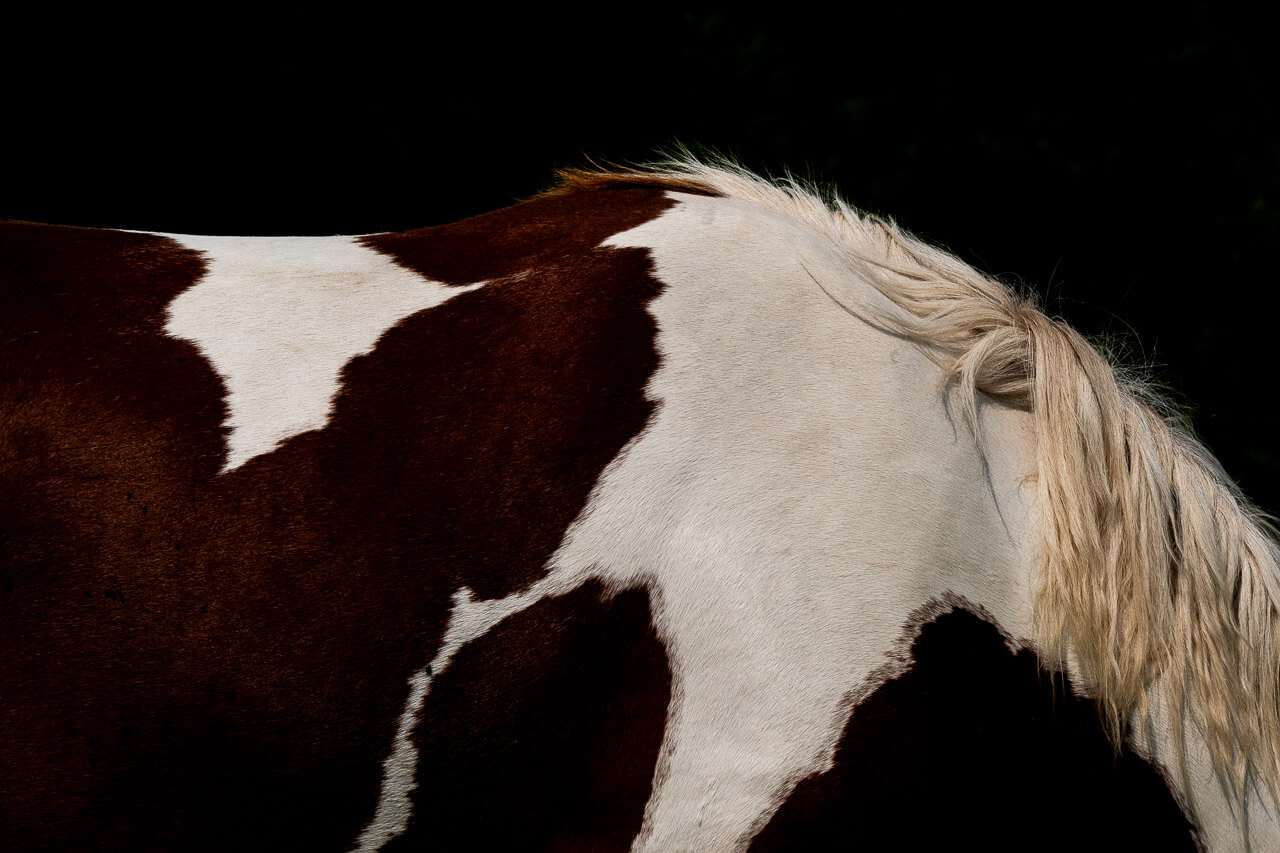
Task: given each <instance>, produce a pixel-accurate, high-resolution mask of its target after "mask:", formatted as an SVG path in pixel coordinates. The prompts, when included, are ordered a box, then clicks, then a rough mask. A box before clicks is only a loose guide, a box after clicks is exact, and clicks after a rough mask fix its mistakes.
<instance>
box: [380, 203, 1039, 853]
mask: <svg viewBox="0 0 1280 853" xmlns="http://www.w3.org/2000/svg"><path fill="white" fill-rule="evenodd" d="M675 197H677V198H679V199H680V200H681V204H680V205H678V206H677V207H675V208H673V209H672V210H671V211H669V212H668V213H666V214H664V215H663V216H662V217H660V218H658V219H656V220H653V221H651V222H649V223H646V224H644V225H642V226H640V227H638V228H635V229H633V230H631V231H628V232H626V233H623V234H619V235H616V236H615V237H613V238H611V239H609V240H606V241H605V243H604V245H605V246H606V247H607V246H616V247H643V248H645V249H648V250H649V252H650V253H651V256H652V258H653V262H654V275H655V276H656V277H657V278H658V279H659V280H660V281H662V282H663V284H664V286H665V287H664V290H663V292H662V294H661V295H660V296H659V297H658V298H656V299H655V300H654V301H653V302H652V303H651V304H650V311H651V313H652V314H653V316H654V318H655V321H656V324H657V329H658V339H657V346H658V350H659V353H660V355H661V364H660V367H659V369H658V370H657V371H656V372H655V374H654V375H653V377H652V379H651V381H650V382H649V384H648V385H647V386H646V393H647V395H648V396H649V398H650V399H652V400H654V401H655V402H656V403H657V409H656V412H655V414H654V416H653V418H652V419H651V421H650V422H649V424H648V426H647V427H646V429H645V431H644V432H643V433H642V434H641V435H640V436H638V437H637V438H636V439H634V440H633V441H632V442H631V443H630V444H629V445H628V446H627V447H626V448H625V449H624V450H623V451H622V453H620V454H619V456H618V458H617V459H615V460H614V461H613V463H611V464H610V465H609V467H608V468H607V469H606V470H605V472H604V474H603V475H602V477H601V480H600V482H599V483H598V484H597V485H596V488H595V489H594V490H593V492H592V495H591V498H590V500H589V501H588V504H587V507H586V508H585V510H584V511H583V513H582V514H581V516H580V517H579V518H578V519H577V520H576V521H575V522H574V524H573V526H572V527H571V528H570V530H569V532H568V533H567V534H566V536H565V539H564V542H563V543H562V545H561V547H560V548H559V549H558V550H557V552H556V553H555V555H554V556H553V557H552V559H551V563H550V570H551V571H550V573H549V574H548V575H547V577H545V578H544V579H542V580H540V581H538V582H537V583H536V584H534V585H533V586H531V587H530V588H529V589H527V590H525V591H523V592H522V593H520V594H518V595H513V596H509V597H507V598H505V599H503V600H501V601H498V602H488V603H484V602H476V601H473V600H472V599H471V598H470V597H469V595H466V594H463V595H461V596H460V597H459V598H458V599H457V600H456V602H455V607H454V611H453V616H452V621H451V623H450V627H449V630H448V640H447V641H446V643H445V647H444V648H443V649H441V653H440V655H439V656H437V659H436V660H435V661H433V663H432V666H431V668H430V671H431V672H433V673H434V674H436V675H438V674H440V672H442V671H443V670H444V669H445V668H447V667H448V665H449V661H450V659H451V658H452V655H453V653H454V652H455V651H456V650H457V648H459V647H460V646H461V645H465V643H466V642H469V641H471V640H473V639H475V638H477V637H479V636H481V635H483V634H484V633H485V632H487V631H488V630H489V629H490V628H491V627H492V626H493V625H494V624H496V623H497V622H499V621H501V619H503V618H506V616H508V615H510V614H512V613H514V612H518V611H519V610H522V609H524V608H525V607H528V606H530V605H532V604H534V603H535V602H537V601H538V600H540V599H542V598H545V597H547V596H551V595H561V594H564V593H566V592H568V591H570V590H572V589H573V588H575V587H576V586H578V585H579V584H581V583H583V582H584V581H586V580H588V579H591V578H599V579H601V580H602V581H603V582H604V583H605V584H606V585H608V586H611V587H612V588H615V589H625V588H630V587H637V586H643V587H646V588H647V589H648V590H649V591H650V600H651V601H652V602H653V606H654V621H655V624H656V627H657V630H658V634H659V636H660V638H661V639H662V641H663V643H664V644H665V647H666V651H667V654H668V657H669V660H670V663H671V667H672V673H673V677H674V684H673V688H674V689H673V699H672V706H671V708H670V709H669V714H668V720H667V728H666V732H665V736H664V741H663V747H662V752H661V755H660V758H659V763H658V768H657V773H656V777H655V779H654V785H653V794H652V796H651V799H650V801H649V804H648V807H647V809H646V813H645V822H644V828H643V830H642V832H641V835H640V837H639V838H638V839H637V843H636V845H635V847H636V849H637V850H647V851H661V853H669V851H677V850H696V851H721V850H733V849H738V848H740V847H741V846H743V845H744V844H745V843H746V841H747V840H748V839H749V838H750V837H751V835H752V833H753V831H754V830H757V829H758V828H759V827H760V826H761V825H762V823H763V822H764V821H767V820H768V818H769V816H770V815H772V813H773V811H774V810H775V809H776V808H777V806H778V805H779V803H780V802H781V799H782V798H783V797H785V795H786V794H787V793H788V792H789V791H790V790H791V788H792V787H793V786H794V785H795V783H796V782H797V781H799V780H800V779H801V778H803V777H804V776H806V775H808V774H811V773H814V772H818V771H821V770H823V769H826V768H828V767H829V766H830V762H831V758H832V755H833V752H834V749H835V746H836V743H837V741H838V739H839V736H840V733H841V730H842V728H843V726H844V723H845V720H846V718H847V715H848V710H849V709H848V706H847V701H848V697H849V696H850V695H851V694H852V693H853V692H854V691H855V690H856V689H857V688H858V687H859V685H861V684H863V683H864V681H865V680H866V679H867V678H868V677H869V676H870V675H871V674H872V673H873V672H875V671H876V670H877V669H879V668H881V667H882V666H883V665H884V664H885V663H886V662H887V661H888V660H889V657H888V656H889V655H891V654H892V653H893V652H894V651H895V650H896V647H897V644H898V641H899V638H900V637H901V635H902V631H903V627H904V625H905V624H906V623H907V622H908V621H909V620H910V618H911V614H912V613H913V612H915V611H916V610H917V609H918V608H920V607H921V606H922V605H923V604H925V603H926V602H929V601H931V600H934V599H938V598H940V597H941V596H943V595H944V594H945V593H946V592H947V591H952V592H954V593H956V594H958V595H960V596H963V597H964V598H967V599H969V600H971V601H973V602H975V603H978V604H980V605H983V606H984V607H986V608H987V609H988V610H989V611H990V612H991V613H992V614H993V616H994V617H995V618H996V619H998V620H999V621H1000V623H1001V625H1002V626H1003V627H1004V629H1005V630H1006V631H1007V632H1008V633H1009V634H1011V635H1012V636H1014V637H1019V636H1026V634H1027V631H1028V627H1029V626H1028V619H1027V617H1028V616H1029V613H1030V605H1029V588H1028V584H1029V576H1030V568H1029V567H1030V565H1031V562H1032V557H1031V554H1030V552H1029V544H1028V543H1030V542H1031V541H1032V537H1031V536H1030V535H1029V530H1028V515H1027V503H1026V502H1027V496H1026V494H1027V493H1026V492H1024V491H1023V489H1024V486H1023V478H1024V477H1025V475H1026V474H1027V473H1028V472H1029V467H1028V466H1029V460H1030V459H1031V458H1032V452H1031V444H1030V442H1031V438H1030V435H1031V433H1030V429H1029V419H1028V418H1027V417H1026V416H1025V415H1023V414H1019V413H1014V412H1009V411H1006V410H1001V409H997V408H995V407H991V406H984V407H983V412H982V417H983V419H984V429H985V435H984V439H985V446H986V448H987V452H988V454H989V461H990V468H989V469H987V471H986V472H984V468H983V465H982V462H981V459H980V457H979V454H978V452H977V449H976V446H975V443H974V440H973V437H972V436H971V435H969V434H968V432H967V431H966V430H965V429H964V427H963V426H961V425H960V424H958V423H956V422H954V421H953V420H952V419H951V418H950V417H949V416H948V414H947V411H946V408H945V406H944V402H943V386H942V382H941V374H940V371H939V369H938V368H937V367H936V366H935V365H934V364H933V363H932V362H931V361H929V360H928V359H927V358H926V357H925V356H924V355H923V354H921V353H920V352H919V351H918V350H917V349H915V347H913V346H912V345H910V344H907V343H905V342H903V341H901V340H897V339H895V338H892V337H890V336H888V335H885V334H883V333H881V332H879V331H877V330H875V329H873V328H871V327H869V326H868V325H866V324H864V323H862V322H860V321H858V320H857V319H855V318H853V317H851V316H849V314H848V313H846V312H845V311H844V310H843V309H841V308H840V307H839V306H838V305H836V304H835V303H834V302H833V301H832V300H831V299H830V298H829V297H828V296H827V295H826V294H824V293H823V291H822V290H821V289H820V288H819V287H818V286H817V285H816V284H814V282H813V278H812V277H811V275H812V276H814V277H817V278H819V280H820V281H822V282H823V283H824V284H825V285H827V286H829V287H838V288H841V289H842V290H844V291H845V292H853V294H854V296H855V300H854V301H855V302H856V301H857V300H858V299H861V300H863V301H865V302H873V301H875V302H876V303H877V304H879V305H881V307H885V306H884V304H883V300H882V298H881V297H879V296H878V295H877V294H875V293H874V291H872V290H871V288H869V287H867V286H865V285H861V284H860V283H859V282H858V281H857V279H856V274H855V272H854V271H852V270H851V268H850V267H849V266H848V265H846V264H845V263H844V262H843V261H841V260H840V258H839V256H838V255H837V254H836V252H835V251H834V250H833V248H832V247H831V246H830V245H828V244H826V243H824V242H822V240H820V239H819V238H817V237H815V236H814V235H813V234H812V233H811V232H808V231H806V230H804V229H803V228H800V227H799V226H797V225H795V224H793V223H791V222H789V221H787V220H784V219H781V218H779V217H774V216H771V215H770V214H767V213H762V212H761V210H760V209H759V208H758V207H755V206H753V205H751V204H749V203H745V202H738V201H732V200H726V199H718V198H707V197H701V196H687V195H681V194H676V195H675ZM625 355H626V354H625V353H620V354H619V357H625ZM987 475H989V479H988V476H987ZM1026 488H1028V489H1029V487H1026ZM418 695H420V694H417V693H415V698H416V697H417V696H418ZM425 701H426V702H430V701H431V697H430V693H429V683H428V692H427V695H426V699H425ZM417 712H418V706H417V705H415V704H414V703H413V702H411V703H410V706H409V707H408V708H406V712H405V713H406V715H407V717H408V718H412V717H414V716H416V715H417ZM410 722H411V721H410ZM392 758H393V759H394V758H395V757H394V756H393V757H392ZM392 765H396V766H398V764H397V762H396V761H395V760H391V761H389V764H388V776H387V778H388V779H390V778H391V776H392V775H393V774H392V773H391V772H390V771H391V770H392V769H393V767H392ZM419 772H420V773H430V772H431V769H430V768H420V769H419ZM410 784H412V783H410ZM382 802H383V806H384V808H381V809H380V810H379V814H378V820H376V821H375V822H374V824H373V825H371V826H370V828H369V831H368V832H367V833H366V835H365V836H364V837H363V838H362V839H361V842H362V843H361V849H364V850H369V849H375V848H376V846H377V845H378V844H380V843H381V842H382V840H384V839H385V838H387V837H389V836H391V835H394V834H398V832H399V831H401V829H400V828H401V827H403V826H404V821H405V819H406V817H407V815H406V814H404V813H403V812H400V810H402V809H407V806H408V802H409V800H408V797H407V796H404V792H403V791H401V792H396V791H391V790H388V789H387V788H386V787H385V786H384V790H383V800H382ZM397 812H400V813H399V814H397Z"/></svg>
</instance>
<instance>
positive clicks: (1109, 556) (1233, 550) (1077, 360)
mask: <svg viewBox="0 0 1280 853" xmlns="http://www.w3.org/2000/svg"><path fill="white" fill-rule="evenodd" d="M561 181H562V183H561V185H560V187H559V188H557V189H556V190H553V191H552V192H566V191H573V190H577V189H596V188H604V187H608V186H616V185H619V184H646V185H650V186H660V187H665V188H668V189H671V190H676V191H693V192H699V193H704V194H712V195H719V196H725V197H728V198H733V199H741V200H745V201H749V202H753V203H756V204H759V205H761V206H762V207H764V208H766V209H767V210H768V211H770V212H772V213H774V214H775V215H782V216H786V217H789V218H791V219H793V220H795V221H797V222H799V223H801V224H803V225H805V226H808V227H809V228H811V229H813V230H814V231H816V232H817V233H819V234H820V235H825V236H826V237H827V238H829V239H830V240H831V241H833V243H834V244H835V245H836V246H837V247H838V248H839V250H840V251H841V253H842V254H843V256H844V257H846V258H847V260H848V261H849V263H850V265H851V267H853V268H854V269H855V271H856V272H857V273H858V274H859V275H860V276H861V277H862V278H864V279H866V280H867V281H868V283H870V284H871V285H872V286H874V287H875V288H876V289H877V290H878V291H879V292H880V293H882V294H883V295H884V296H885V297H887V298H888V299H889V300H890V301H891V302H892V303H894V304H895V305H897V306H898V308H900V309H902V310H901V312H889V311H878V312H876V315H875V316H874V318H873V322H875V324H876V325H878V326H880V327H881V328H883V329H885V330H887V331H890V332H892V333H894V334H898V335H901V336H904V337H906V338H908V339H910V340H912V341H914V342H916V343H917V344H918V345H920V346H921V347H922V349H923V350H924V351H925V353H926V354H928V355H929V357H930V358H932V359H933V360H934V361H935V362H936V363H937V364H938V365H939V366H941V367H942V369H943V370H944V371H945V374H946V377H947V380H948V382H949V385H950V387H951V389H952V393H954V394H955V395H956V398H955V399H957V400H958V401H959V403H960V410H961V411H962V412H963V413H964V415H965V417H966V418H967V420H968V422H969V423H970V425H971V426H972V427H973V428H974V430H975V435H977V429H976V426H977V423H978V421H977V406H978V399H979V398H978V395H979V394H983V395H987V396H989V397H992V398H995V399H997V400H999V401H1002V402H1004V403H1007V404H1010V405H1014V406H1018V407H1022V408H1025V409H1027V410H1029V411H1031V412H1032V413H1033V417H1034V420H1035V424H1036V431H1037V434H1038V442H1037V451H1036V455H1037V459H1036V465H1037V474H1036V477H1035V480H1036V499H1035V507H1034V508H1033V513H1034V516H1033V517H1034V519H1035V526H1036V529H1037V530H1038V532H1039V542H1038V543H1037V549H1038V560H1039V564H1040V566H1039V567H1040V571H1041V574H1042V577H1041V578H1040V585H1039V589H1038V591H1037V594H1036V600H1035V610H1036V613H1035V622H1034V629H1033V632H1034V636H1033V637H1032V638H1031V640H1032V642H1033V643H1034V644H1035V646H1036V647H1037V650H1038V651H1039V652H1040V653H1041V654H1042V655H1043V656H1044V657H1045V658H1046V659H1047V661H1048V663H1049V664H1050V665H1051V666H1053V667H1055V668H1058V669H1065V668H1066V664H1067V661H1068V659H1070V661H1071V662H1072V663H1074V664H1075V667H1076V669H1077V671H1078V675H1079V676H1080V678H1081V679H1082V680H1083V682H1084V685H1085V687H1086V689H1087V691H1088V692H1089V694H1090V695H1091V696H1092V697H1093V698H1094V700H1095V701H1096V702H1097V703H1098V706H1099V709H1100V712H1101V714H1102V717H1103V720H1104V722H1105V723H1106V725H1107V728H1108V730H1109V733H1110V735H1111V737H1112V742H1113V744H1115V745H1116V746H1117V748H1118V746H1119V744H1120V743H1121V742H1122V741H1123V738H1124V735H1125V733H1126V731H1127V730H1128V729H1129V727H1130V726H1131V725H1133V724H1134V722H1135V721H1136V720H1140V719H1142V717H1143V715H1145V714H1146V713H1148V711H1149V709H1150V706H1149V705H1148V700H1149V698H1150V697H1152V696H1159V697H1160V698H1161V699H1162V700H1163V701H1164V702H1165V703H1167V704H1165V706H1164V707H1166V708H1168V709H1171V712H1170V713H1169V714H1168V718H1169V723H1170V726H1171V734H1172V736H1173V739H1174V743H1175V744H1176V750H1177V762H1178V767H1177V770H1178V771H1179V772H1180V773H1181V775H1182V779H1183V783H1184V790H1185V791H1186V792H1187V796H1190V786H1189V784H1187V783H1188V781H1189V779H1188V776H1187V767H1186V761H1187V759H1186V754H1185V749H1184V744H1185V737H1184V735H1185V729H1184V720H1189V721H1191V723H1192V724H1193V725H1195V726H1196V727H1197V728H1199V730H1200V731H1201V733H1202V734H1203V737H1204V740H1205V743H1206V745H1207V747H1208V750H1209V754H1210V756H1211V757H1212V760H1213V764H1214V767H1215V769H1216V770H1217V772H1218V773H1219V775H1220V777H1221V779H1222V780H1223V782H1224V783H1225V785H1226V788H1227V794H1228V796H1229V798H1231V799H1232V800H1235V801H1237V802H1238V801H1240V798H1242V797H1243V796H1244V795H1245V794H1246V791H1247V786H1248V785H1249V784H1250V783H1251V782H1252V783H1253V784H1257V785H1259V786H1260V787H1261V788H1262V789H1264V790H1266V791H1268V792H1269V793H1270V794H1271V796H1272V798H1274V799H1276V800H1277V802H1280V607H1278V605H1280V583H1277V578H1278V577H1280V547H1277V543H1276V538H1275V529H1274V528H1273V527H1272V526H1271V524H1270V522H1269V520H1268V519H1267V518H1266V517H1265V516H1264V514H1263V513H1262V512H1261V511H1260V510H1258V509H1257V508H1256V507H1254V506H1253V505H1252V504H1250V503H1249V501H1248V500H1247V499H1246V498H1245V497H1244V495H1243V494H1242V493H1241V491H1240V490H1239V488H1238V487H1237V486H1236V485H1235V483H1234V482H1233V481H1232V480H1231V479H1230V478H1229V477H1228V476H1227V475H1226V474H1225V472H1224V471H1223V470H1222V468H1221V467H1220V465H1219V464H1218V462H1217V460H1216V459H1215V458H1214V457H1213V456H1212V455H1211V454H1210V453H1209V451H1208V450H1207V449H1206V448H1205V447H1204V446H1203V445H1202V444H1200V443H1199V441H1198V440H1197V439H1196V438H1195V437H1193V436H1192V435H1191V434H1190V432H1189V430H1188V429H1187V428H1186V427H1185V426H1184V425H1183V424H1181V423H1179V422H1177V420H1176V419H1174V418H1173V417H1171V416H1170V415H1169V414H1168V412H1169V411H1171V410H1170V409H1169V408H1168V407H1166V406H1165V405H1164V404H1162V403H1161V402H1160V400H1159V398H1158V396H1157V395H1155V394H1154V393H1152V391H1151V389H1150V387H1149V386H1147V385H1146V384H1144V383H1143V382H1142V381H1140V380H1138V379H1137V378H1135V377H1133V376H1131V375H1128V374H1126V373H1124V372H1123V371H1118V370H1117V369H1115V368H1113V367H1112V365H1111V364H1110V363H1109V362H1108V360H1107V358H1105V357H1104V356H1103V355H1102V354H1100V353H1099V352H1098V350H1096V349H1095V348H1094V347H1093V346H1092V345H1091V344H1090V343H1089V342H1088V341H1086V340H1085V339H1084V337H1082V336H1081V335H1080V334H1079V333H1078V332H1076V331H1075V330H1074V329H1072V328H1071V327H1070V326H1068V325H1067V324H1066V323H1065V322H1064V321H1062V320H1060V319H1054V318H1051V317H1049V316H1047V315H1046V314H1045V313H1044V312H1043V311H1041V310H1040V308H1039V307H1038V306H1037V304H1036V302H1035V300H1034V299H1033V298H1031V297H1029V296H1026V295H1020V294H1018V293H1015V292H1014V291H1013V290H1012V289H1010V288H1009V287H1007V286H1005V285H1004V284H1002V283H1000V282H998V281H996V280H994V279H992V278H989V277H987V276H985V275H983V274H981V273H979V272H978V271H976V270H974V269H973V268H972V267H970V266H968V265H967V264H965V263H964V262H962V261H960V260H959V259H957V258H955V257H952V256H951V255H949V254H947V253H945V252H943V251H941V250H939V249H936V248H933V247H932V246H929V245H927V244H925V243H924V242H922V241H920V240H918V239H916V238H915V237H913V236H911V235H910V234H908V233H906V232H905V231H903V230H902V229H901V228H899V227H898V226H897V225H896V224H895V223H894V222H892V221H890V220H885V219H882V218H878V217H875V216H869V215H862V214H860V213H858V212H857V211H856V210H854V209H853V208H851V207H850V206H849V205H848V204H846V203H845V202H844V201H842V200H841V199H839V198H838V197H836V196H835V195H834V194H833V193H825V194H824V193H822V192H819V191H817V190H815V189H812V188H810V187H808V186H805V185H802V184H801V183H799V182H798V181H796V180H795V179H794V178H791V177H787V178H785V179H783V180H781V181H777V182H774V181H767V180H764V179H762V178H760V177H757V176H755V175H753V174H751V173H749V172H747V171H746V170H744V169H742V168H741V167H738V166H735V165H733V164H730V163H725V162H719V163H715V164H707V163H702V162H699V161H696V160H694V159H693V158H691V157H687V156H686V157H683V158H680V159H677V160H674V161H671V162H668V163H665V164H662V165H660V166H657V167H650V168H641V169H621V170H612V171H603V170H602V171H582V170H573V171H566V172H562V173H561ZM819 284H820V286H823V285H822V283H819ZM823 288H824V290H825V289H827V287H826V286H823ZM828 293H829V294H830V295H831V296H832V298H833V299H835V300H836V301H837V302H839V303H840V304H842V305H843V306H844V307H845V308H846V309H848V310H851V311H854V306H853V305H852V304H851V302H852V298H853V297H851V296H849V295H843V296H842V295H841V294H839V293H832V292H831V291H830V290H828ZM871 310H874V309H872V308H870V307H869V306H866V305H860V306H857V311H856V312H855V313H858V314H859V316H864V317H865V316H866V314H867V312H868V311H871ZM979 441H980V436H979ZM980 446H981V445H980Z"/></svg>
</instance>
